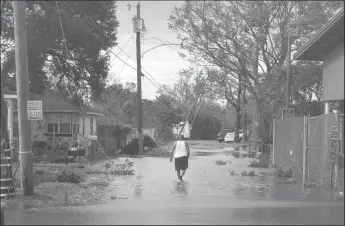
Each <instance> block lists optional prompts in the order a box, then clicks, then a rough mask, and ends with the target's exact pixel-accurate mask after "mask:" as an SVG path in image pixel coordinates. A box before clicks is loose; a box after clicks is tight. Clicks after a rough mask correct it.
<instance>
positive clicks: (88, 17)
mask: <svg viewBox="0 0 345 226" xmlns="http://www.w3.org/2000/svg"><path fill="white" fill-rule="evenodd" d="M64 3H65V4H66V5H67V7H68V8H69V9H70V10H71V11H72V12H73V13H74V14H76V13H75V12H74V10H72V9H71V7H70V6H69V5H68V4H67V2H66V1H65V0H64ZM74 4H76V5H77V6H78V7H79V8H80V9H81V10H82V11H83V12H84V14H85V16H86V17H87V19H88V20H89V21H91V22H93V23H94V24H96V23H95V22H94V21H93V20H91V18H90V16H89V15H88V14H87V13H86V12H85V11H84V10H83V9H82V8H81V7H80V6H79V5H78V4H77V3H74ZM78 19H79V20H80V21H81V22H82V23H83V25H84V26H85V27H86V28H87V29H88V30H89V31H90V32H92V33H93V34H94V35H95V36H96V38H97V39H98V40H99V41H100V42H101V43H102V44H103V45H105V44H104V43H103V42H102V41H101V40H100V39H99V38H98V36H97V35H96V34H95V33H94V32H93V31H92V30H91V29H90V28H89V27H88V26H87V25H86V24H85V23H84V22H83V20H82V19H81V18H79V17H78ZM97 26H99V24H97ZM106 36H107V35H106ZM107 37H108V38H109V36H107ZM116 47H118V46H116ZM118 48H119V47H118ZM111 52H112V51H111ZM112 53H113V54H114V55H115V56H116V57H117V58H119V59H120V60H121V61H122V62H124V63H125V64H126V65H127V66H129V67H131V68H132V69H134V70H137V69H135V68H134V67H132V66H130V65H129V64H128V63H127V62H125V61H124V60H122V59H121V58H120V57H119V56H117V55H116V54H115V53H114V52H112ZM123 53H124V54H125V55H126V56H127V57H128V58H129V59H130V56H129V55H128V54H127V53H125V52H123ZM130 60H131V61H133V62H134V63H136V62H135V61H134V60H132V59H130ZM142 70H143V71H145V72H146V74H148V75H149V76H151V78H152V80H154V81H155V82H156V83H157V84H159V85H160V83H159V82H157V81H156V80H155V79H154V77H153V76H152V75H151V74H150V73H149V72H148V71H146V70H145V69H144V68H143V67H142ZM147 79H148V78H147ZM148 80H149V81H150V82H151V83H152V84H153V85H154V86H156V87H157V85H156V84H154V83H153V82H152V81H151V80H150V79H148ZM160 86H161V85H160Z"/></svg>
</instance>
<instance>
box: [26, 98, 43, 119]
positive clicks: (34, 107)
mask: <svg viewBox="0 0 345 226" xmlns="http://www.w3.org/2000/svg"><path fill="white" fill-rule="evenodd" d="M27 108H28V119H29V120H42V119H43V111H42V101H41V100H28V103H27Z"/></svg>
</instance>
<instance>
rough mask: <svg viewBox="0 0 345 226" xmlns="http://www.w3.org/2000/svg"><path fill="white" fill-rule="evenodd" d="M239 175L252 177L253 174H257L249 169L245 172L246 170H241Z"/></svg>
mask: <svg viewBox="0 0 345 226" xmlns="http://www.w3.org/2000/svg"><path fill="white" fill-rule="evenodd" d="M241 175H242V176H249V177H254V176H257V175H256V174H255V171H253V170H252V171H249V173H248V172H247V171H243V172H242V173H241Z"/></svg>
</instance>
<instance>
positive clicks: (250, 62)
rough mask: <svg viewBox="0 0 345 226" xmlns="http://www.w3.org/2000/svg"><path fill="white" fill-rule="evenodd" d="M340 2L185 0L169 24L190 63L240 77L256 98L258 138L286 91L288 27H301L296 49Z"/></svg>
mask: <svg viewBox="0 0 345 226" xmlns="http://www.w3.org/2000/svg"><path fill="white" fill-rule="evenodd" d="M343 5H344V3H343V2H339V1H338V2H326V1H323V2H315V1H308V2H296V1H288V2H279V1H245V2H241V1H213V2H212V1H208V2H202V1H187V2H185V3H184V4H183V5H182V6H181V7H176V8H175V10H174V12H173V14H172V15H171V16H170V18H169V28H170V29H171V30H173V31H174V32H176V34H177V36H178V38H179V39H181V40H182V41H183V48H184V49H186V50H187V51H188V52H189V55H190V58H189V60H190V61H191V62H194V63H197V64H200V63H205V64H211V65H215V66H216V67H215V68H216V70H218V72H219V75H221V76H223V75H225V76H230V77H231V78H232V80H233V81H236V80H237V81H238V79H240V78H241V79H242V81H241V82H242V83H238V84H243V86H244V87H245V88H246V89H247V90H248V92H249V94H250V96H251V98H252V99H254V100H255V102H256V121H257V122H258V123H259V126H258V129H259V131H256V134H258V135H259V136H262V134H264V133H263V132H262V130H263V129H264V127H263V123H264V122H265V121H267V120H268V119H269V118H270V117H272V108H271V105H272V103H274V102H276V101H281V100H282V99H283V96H282V94H284V93H285V92H284V89H285V88H284V87H285V86H284V85H282V84H284V77H285V76H284V73H282V72H283V71H284V70H285V65H284V63H285V59H286V56H287V50H288V48H287V37H288V31H289V30H293V29H297V30H299V31H300V34H299V37H298V39H297V40H295V42H294V44H293V45H292V51H295V50H296V49H298V48H300V47H301V45H302V44H303V43H305V42H306V41H307V40H308V39H309V38H310V37H311V35H312V34H313V33H314V32H316V31H317V30H318V29H319V28H321V26H322V25H323V24H325V23H326V22H327V21H328V20H329V18H330V17H331V16H333V15H334V14H335V13H336V12H337V11H338V10H339V9H340V8H341V7H343ZM201 59H202V60H201ZM259 69H260V70H259ZM221 76H217V78H218V79H216V81H217V82H218V83H219V82H220V83H222V80H223V79H222V77H221ZM231 84H232V85H233V86H236V82H231ZM312 86H314V84H312ZM223 87H224V85H223ZM232 88H233V87H231V88H230V89H229V88H228V90H232ZM260 131H261V132H260ZM254 139H255V138H254Z"/></svg>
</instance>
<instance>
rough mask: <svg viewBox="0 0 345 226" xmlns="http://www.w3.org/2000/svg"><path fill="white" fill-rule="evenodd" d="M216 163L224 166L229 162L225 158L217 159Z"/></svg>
mask: <svg viewBox="0 0 345 226" xmlns="http://www.w3.org/2000/svg"><path fill="white" fill-rule="evenodd" d="M214 163H215V164H216V165H218V166H222V165H226V163H227V162H226V161H223V160H216V161H215V162H214Z"/></svg>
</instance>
